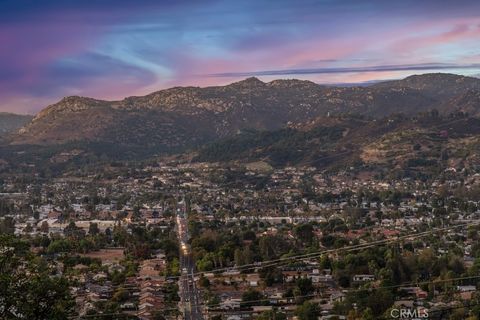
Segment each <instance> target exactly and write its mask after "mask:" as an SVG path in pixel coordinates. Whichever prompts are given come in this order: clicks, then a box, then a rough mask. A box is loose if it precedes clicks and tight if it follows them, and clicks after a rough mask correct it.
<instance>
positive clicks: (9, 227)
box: [0, 217, 15, 234]
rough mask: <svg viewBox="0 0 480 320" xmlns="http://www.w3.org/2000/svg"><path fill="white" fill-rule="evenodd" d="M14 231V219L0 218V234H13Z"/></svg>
mask: <svg viewBox="0 0 480 320" xmlns="http://www.w3.org/2000/svg"><path fill="white" fill-rule="evenodd" d="M14 232H15V221H14V220H13V218H12V217H4V218H3V219H0V234H2V233H6V234H13V233H14Z"/></svg>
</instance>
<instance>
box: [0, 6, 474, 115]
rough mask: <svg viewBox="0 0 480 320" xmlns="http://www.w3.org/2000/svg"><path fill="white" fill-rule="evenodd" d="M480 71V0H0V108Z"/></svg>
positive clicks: (30, 109) (26, 110) (11, 109)
mask: <svg viewBox="0 0 480 320" xmlns="http://www.w3.org/2000/svg"><path fill="white" fill-rule="evenodd" d="M428 72H451V73H458V74H464V75H471V76H480V1H478V0H473V1H472V0H455V1H449V0H436V1H434V0H422V1H418V0H415V1H412V0H403V1H384V0H345V1H341V0H336V1H335V0H318V1H312V0H295V1H291V0H290V1H286V0H272V1H269V0H265V1H262V0H242V1H238V0H236V1H215V0H201V1H198V0H195V1H182V0H172V1H170V0H165V1H162V0H129V1H127V0H89V1H85V0H77V1H75V0H42V1H38V0H0V111H8V112H15V113H30V114H34V113H36V112H38V111H39V110H41V109H42V108H44V107H45V106H47V105H49V104H51V103H54V102H56V101H58V100H60V99H61V98H62V97H64V96H70V95H80V96H89V97H94V98H98V99H109V100H112V99H122V98H124V97H127V96H132V95H144V94H147V93H150V92H153V91H156V90H160V89H164V88H169V87H172V86H210V85H224V84H228V83H231V82H234V81H238V80H241V79H244V78H246V77H250V76H256V77H258V78H260V79H261V80H263V81H271V80H273V79H278V78H288V79H290V78H297V79H305V80H311V81H314V82H317V83H325V84H335V83H357V82H367V81H373V80H385V79H398V78H402V77H406V76H408V75H411V74H421V73H428Z"/></svg>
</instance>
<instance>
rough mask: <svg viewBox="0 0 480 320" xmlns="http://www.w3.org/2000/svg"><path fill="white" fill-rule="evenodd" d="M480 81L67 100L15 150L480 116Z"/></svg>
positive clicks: (183, 90)
mask: <svg viewBox="0 0 480 320" xmlns="http://www.w3.org/2000/svg"><path fill="white" fill-rule="evenodd" d="M479 88H480V80H479V79H477V78H469V77H463V76H457V75H450V74H427V75H421V76H412V77H408V78H406V79H403V80H398V81H391V82H384V83H379V84H375V85H372V86H367V87H327V86H321V85H318V84H315V83H313V82H309V81H300V80H275V81H272V82H268V83H264V82H262V81H260V80H258V79H256V78H248V79H246V80H243V81H240V82H236V83H232V84H230V85H227V86H218V87H207V88H198V87H176V88H171V89H166V90H161V91H158V92H154V93H152V94H149V95H147V96H143V97H129V98H125V99H124V100H121V101H102V100H96V99H91V98H84V97H67V98H64V99H62V100H61V101H59V102H58V103H56V104H53V105H51V106H49V107H47V108H45V109H44V110H42V111H41V112H40V113H39V114H38V115H37V116H36V117H35V118H34V119H33V120H32V121H31V122H30V123H29V124H27V125H26V126H25V127H24V128H22V130H21V131H20V133H19V134H17V135H15V136H14V137H12V139H11V141H10V143H11V144H16V145H18V144H39V145H53V144H62V143H69V142H81V141H87V142H95V143H108V144H116V145H122V146H125V147H128V146H132V147H139V146H143V147H148V148H150V149H151V150H152V152H175V151H179V150H183V149H185V148H191V147H198V146H201V145H203V144H204V143H206V142H211V141H215V140H216V139H221V138H225V137H230V136H232V135H234V134H236V133H238V132H240V131H243V130H268V131H271V130H278V129H281V128H285V127H286V126H287V125H292V124H297V123H305V122H307V121H309V120H312V119H315V118H317V117H322V116H323V117H324V116H327V115H331V116H334V115H339V114H359V115H365V116H368V117H373V118H381V117H384V116H387V115H390V114H392V113H405V114H407V115H408V114H410V115H411V114H415V113H417V112H421V111H428V110H431V109H433V108H436V109H438V110H440V111H441V112H443V113H446V114H448V113H451V112H455V111H458V110H465V111H468V112H469V113H470V114H471V115H478V110H479V108H478V103H479V98H478V92H479Z"/></svg>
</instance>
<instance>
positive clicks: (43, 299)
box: [0, 235, 75, 320]
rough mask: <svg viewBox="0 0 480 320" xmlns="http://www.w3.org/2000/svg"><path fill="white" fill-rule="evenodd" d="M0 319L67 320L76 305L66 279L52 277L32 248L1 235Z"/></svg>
mask: <svg viewBox="0 0 480 320" xmlns="http://www.w3.org/2000/svg"><path fill="white" fill-rule="evenodd" d="M0 252H1V254H0V306H2V307H1V308H0V318H1V319H19V318H21V319H33V320H36V319H38V320H40V319H42V320H43V319H53V320H57V319H67V318H68V315H69V314H70V311H71V309H72V308H73V306H74V304H75V303H74V301H73V299H72V297H71V296H70V291H69V283H68V281H67V280H66V279H65V278H64V277H52V276H51V275H52V271H53V270H51V269H50V267H49V266H48V264H47V263H46V261H44V260H43V259H42V258H39V257H35V256H33V255H32V254H31V253H30V251H29V246H28V244H26V243H25V242H23V241H20V240H18V239H17V238H15V237H12V236H4V235H0Z"/></svg>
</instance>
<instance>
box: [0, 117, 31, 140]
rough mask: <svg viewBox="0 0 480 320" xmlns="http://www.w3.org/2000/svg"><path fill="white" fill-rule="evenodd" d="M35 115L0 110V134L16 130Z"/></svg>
mask: <svg viewBox="0 0 480 320" xmlns="http://www.w3.org/2000/svg"><path fill="white" fill-rule="evenodd" d="M32 118H33V116H29V115H20V114H14V113H7V112H0V135H4V134H6V133H11V132H14V131H16V130H18V129H20V128H21V127H23V126H24V125H26V124H27V123H29V122H30V121H31V120H32Z"/></svg>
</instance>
